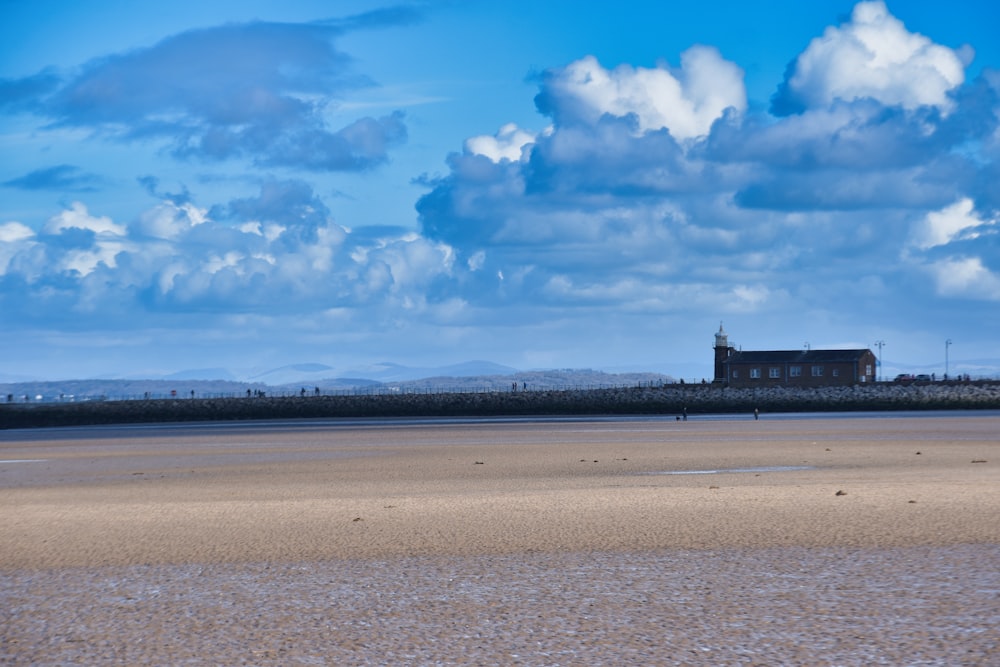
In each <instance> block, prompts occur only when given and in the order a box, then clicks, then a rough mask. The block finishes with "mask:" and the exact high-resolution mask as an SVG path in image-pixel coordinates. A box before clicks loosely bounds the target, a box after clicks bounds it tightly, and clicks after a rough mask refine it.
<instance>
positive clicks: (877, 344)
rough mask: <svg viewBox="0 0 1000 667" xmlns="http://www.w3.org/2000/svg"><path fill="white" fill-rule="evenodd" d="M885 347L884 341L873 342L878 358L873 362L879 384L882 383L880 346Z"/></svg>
mask: <svg viewBox="0 0 1000 667" xmlns="http://www.w3.org/2000/svg"><path fill="white" fill-rule="evenodd" d="M883 345H885V341H884V340H877V341H875V347H877V348H878V358H877V359H876V360H875V367H876V376H877V378H878V380H879V382H881V381H882V346H883Z"/></svg>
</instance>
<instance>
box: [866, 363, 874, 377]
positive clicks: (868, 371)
mask: <svg viewBox="0 0 1000 667" xmlns="http://www.w3.org/2000/svg"><path fill="white" fill-rule="evenodd" d="M871 374H872V365H871V364H865V375H871Z"/></svg>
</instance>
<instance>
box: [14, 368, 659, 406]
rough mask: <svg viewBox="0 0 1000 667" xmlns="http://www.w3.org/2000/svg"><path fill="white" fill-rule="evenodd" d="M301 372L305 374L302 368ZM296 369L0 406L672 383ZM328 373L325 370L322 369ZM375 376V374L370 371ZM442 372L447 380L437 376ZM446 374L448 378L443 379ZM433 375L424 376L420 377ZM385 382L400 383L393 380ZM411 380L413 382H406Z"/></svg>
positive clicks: (54, 392)
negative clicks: (352, 374)
mask: <svg viewBox="0 0 1000 667" xmlns="http://www.w3.org/2000/svg"><path fill="white" fill-rule="evenodd" d="M301 366H305V368H301ZM301 366H300V367H283V368H280V369H275V370H274V371H272V372H268V373H262V374H260V375H258V376H256V377H266V378H269V379H276V380H281V379H287V378H288V377H293V378H294V381H292V382H283V383H280V384H278V383H275V384H269V383H266V382H260V381H257V382H237V381H233V380H190V379H184V378H183V374H175V375H174V376H171V378H170V379H154V380H131V379H126V380H115V379H111V380H108V379H91V380H63V381H55V382H13V383H0V401H4V400H7V396H8V395H10V396H11V397H12V400H14V401H15V402H23V401H25V400H28V401H30V402H34V401H44V402H51V401H86V400H104V399H107V400H122V399H142V398H147V397H148V398H170V397H177V398H190V397H192V396H193V397H197V398H217V397H239V396H244V395H246V393H247V391H250V392H251V393H258V392H263V393H265V394H267V395H272V396H273V395H293V394H298V393H301V392H303V390H304V391H305V392H306V393H309V394H312V393H314V392H315V391H316V389H319V390H320V392H321V393H324V394H330V393H358V392H360V393H368V392H383V393H393V392H409V391H421V392H425V391H426V392H446V391H495V390H499V391H509V390H511V389H512V388H513V386H514V385H515V384H516V385H517V387H518V389H519V390H523V389H524V388H528V389H535V390H538V389H553V388H558V389H580V388H584V389H586V388H598V387H616V386H648V385H650V384H662V383H668V382H672V381H673V379H672V378H671V377H670V376H667V375H663V374H660V373H604V372H601V371H595V370H590V369H582V370H574V369H563V370H538V371H517V370H515V369H512V368H509V367H506V366H501V365H499V364H492V363H490V362H482V361H475V362H468V363H465V364H455V365H452V366H444V367H440V368H434V369H417V368H407V367H404V366H398V365H389V364H387V365H386V366H384V367H382V368H381V369H378V372H377V373H375V374H376V375H381V376H382V377H383V379H373V378H371V377H330V378H322V379H316V378H315V377H314V376H318V375H322V374H323V373H324V372H327V371H325V370H324V369H323V368H320V369H318V370H317V369H316V367H317V366H321V364H316V365H310V364H304V365H301ZM324 368H329V367H324ZM373 370H375V369H373ZM477 370H484V371H492V372H489V373H487V374H482V375H462V374H461V373H470V372H474V371H477ZM441 371H445V372H446V373H445V374H441V373H440V372H441ZM448 371H450V372H451V374H447V372H448ZM434 372H438V374H436V375H428V376H422V375H421V374H422V373H434ZM388 378H400V379H397V380H393V379H388ZM405 378H413V379H405Z"/></svg>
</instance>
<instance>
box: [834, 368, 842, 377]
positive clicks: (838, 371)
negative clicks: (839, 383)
mask: <svg viewBox="0 0 1000 667" xmlns="http://www.w3.org/2000/svg"><path fill="white" fill-rule="evenodd" d="M833 377H835V378H839V377H840V369H839V368H834V369H833Z"/></svg>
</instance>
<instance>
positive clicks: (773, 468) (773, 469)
mask: <svg viewBox="0 0 1000 667" xmlns="http://www.w3.org/2000/svg"><path fill="white" fill-rule="evenodd" d="M815 469H816V466H760V467H758V468H719V469H717V470H659V471H655V472H646V473H642V474H644V475H723V474H726V473H734V472H756V473H761V472H794V471H796V470H815Z"/></svg>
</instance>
